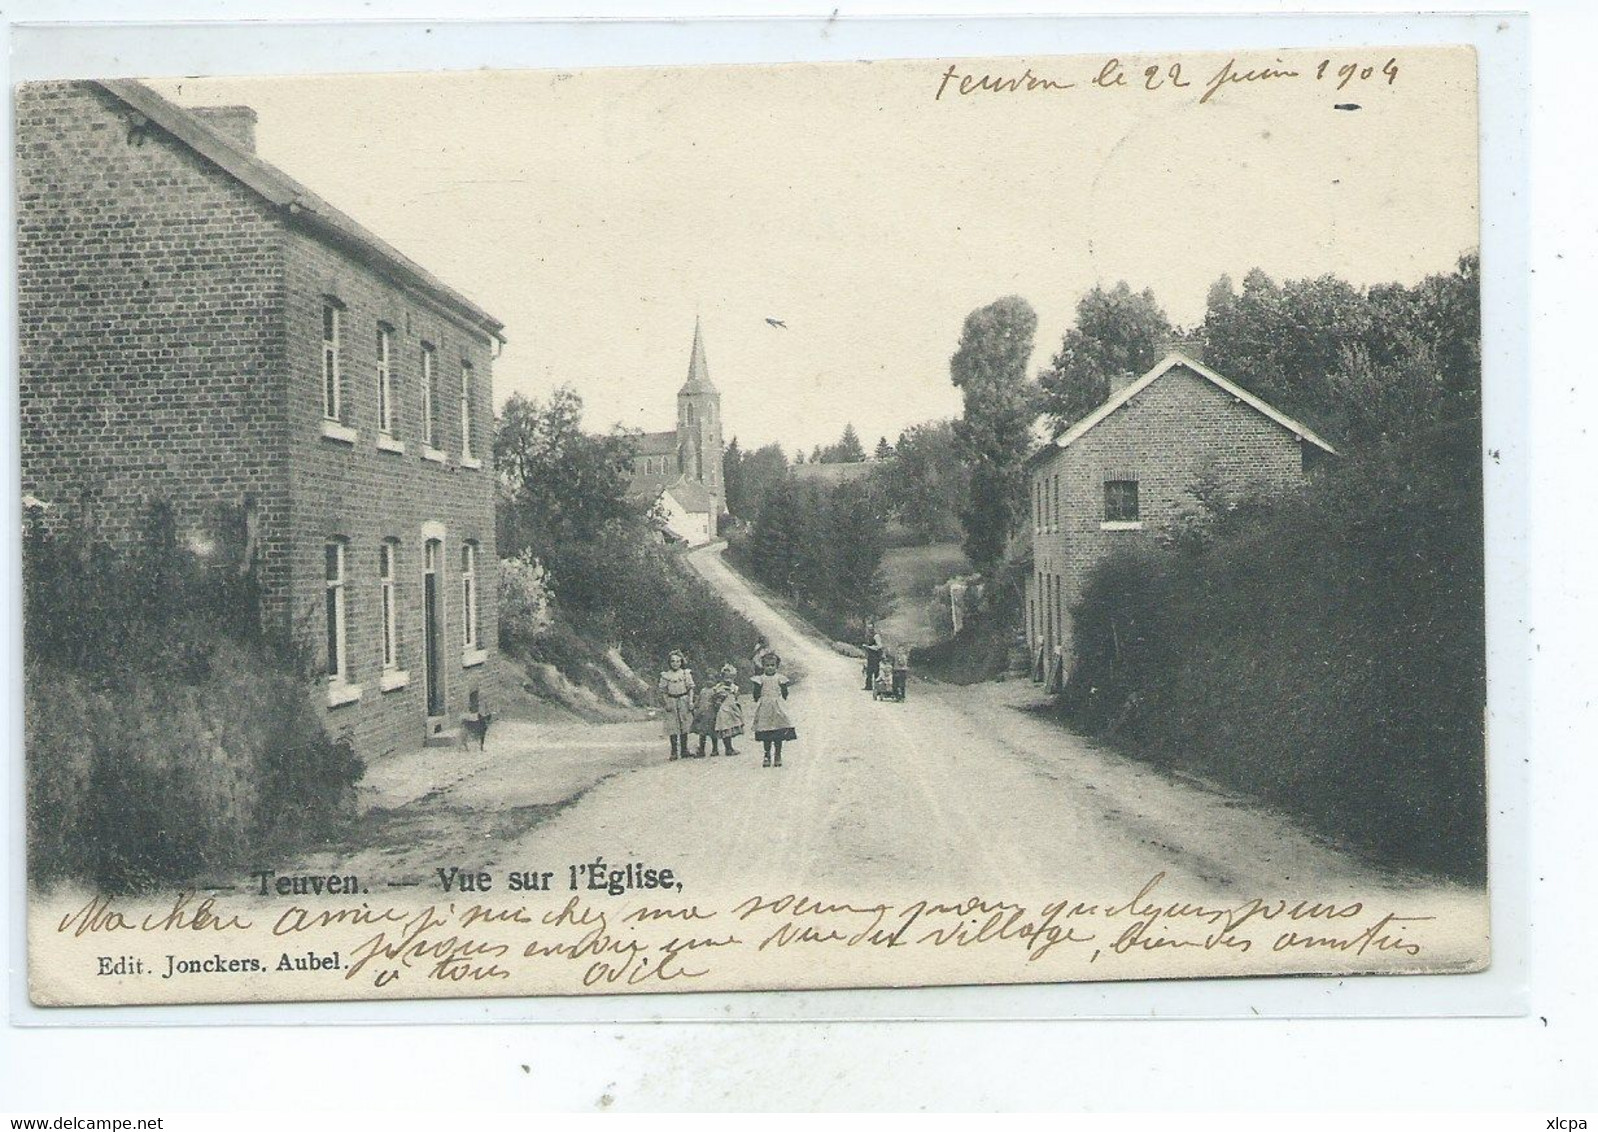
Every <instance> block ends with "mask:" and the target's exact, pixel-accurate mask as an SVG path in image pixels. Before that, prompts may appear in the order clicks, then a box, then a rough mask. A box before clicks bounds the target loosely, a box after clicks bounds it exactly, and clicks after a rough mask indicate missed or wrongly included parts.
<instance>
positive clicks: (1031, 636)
mask: <svg viewBox="0 0 1598 1132" xmlns="http://www.w3.org/2000/svg"><path fill="white" fill-rule="evenodd" d="M1326 455H1335V451H1334V450H1333V448H1332V446H1331V445H1330V444H1328V443H1326V441H1324V440H1322V439H1321V438H1320V437H1319V436H1316V435H1315V433H1314V432H1312V431H1311V430H1310V429H1308V428H1306V427H1305V426H1304V425H1302V424H1299V423H1298V422H1297V421H1295V420H1293V419H1292V418H1290V417H1288V416H1286V415H1285V414H1283V413H1281V412H1279V411H1277V410H1276V409H1274V408H1272V407H1271V406H1270V405H1268V404H1266V403H1265V402H1264V401H1261V400H1260V399H1259V398H1258V397H1255V396H1254V395H1253V394H1251V393H1249V392H1248V391H1247V390H1245V389H1243V388H1241V387H1240V386H1238V385H1235V384H1234V383H1232V382H1231V381H1228V380H1227V379H1226V378H1224V377H1222V376H1221V375H1220V374H1218V373H1216V372H1215V371H1213V370H1211V369H1208V368H1207V367H1205V366H1204V365H1203V364H1202V363H1201V362H1198V361H1195V360H1194V359H1193V358H1191V357H1189V356H1188V355H1186V354H1183V353H1179V352H1178V353H1171V354H1169V355H1167V356H1166V358H1165V359H1164V360H1163V361H1161V362H1160V363H1159V365H1157V366H1155V367H1154V368H1153V369H1151V370H1150V371H1149V372H1148V373H1146V374H1144V375H1143V376H1142V377H1140V378H1137V379H1135V380H1133V381H1131V382H1130V383H1128V384H1127V385H1125V386H1123V387H1122V388H1120V389H1118V390H1116V391H1115V392H1114V393H1112V394H1111V396H1110V398H1109V399H1108V400H1106V401H1105V402H1104V403H1103V404H1102V405H1100V406H1099V407H1098V408H1097V409H1095V410H1094V411H1093V412H1091V413H1089V414H1088V415H1087V416H1086V417H1084V418H1083V419H1082V420H1080V421H1078V422H1077V423H1076V424H1075V425H1073V426H1072V427H1071V428H1070V429H1068V430H1067V431H1066V432H1064V433H1063V434H1061V435H1060V436H1059V437H1057V438H1056V439H1054V440H1052V441H1050V442H1048V443H1046V444H1045V445H1044V446H1043V447H1042V448H1040V449H1039V450H1038V451H1037V452H1035V453H1034V454H1033V455H1032V457H1031V459H1030V460H1029V461H1028V464H1027V472H1028V477H1027V479H1028V486H1029V493H1030V494H1029V499H1028V508H1029V516H1030V520H1031V522H1030V524H1029V527H1030V533H1031V543H1032V548H1031V549H1032V555H1031V558H1032V562H1031V573H1030V575H1029V577H1028V578H1027V586H1026V619H1027V622H1026V623H1027V640H1028V644H1029V646H1030V653H1031V656H1032V658H1033V660H1032V663H1033V668H1034V675H1035V676H1036V677H1038V678H1042V679H1046V680H1047V681H1048V683H1049V686H1050V688H1051V690H1054V689H1057V688H1058V687H1059V686H1060V685H1061V683H1062V682H1063V680H1064V678H1065V673H1066V671H1067V670H1068V668H1069V664H1070V657H1071V607H1072V605H1073V604H1075V603H1076V601H1077V599H1078V598H1079V596H1080V594H1081V590H1082V586H1083V584H1084V582H1085V581H1086V579H1087V575H1088V572H1089V571H1090V570H1091V569H1092V568H1093V566H1094V564H1095V563H1097V562H1098V561H1099V560H1100V559H1102V558H1103V557H1104V556H1105V555H1107V554H1109V553H1110V552H1111V551H1113V550H1115V549H1116V548H1117V547H1121V546H1125V545H1126V544H1127V543H1128V542H1130V541H1132V540H1136V539H1147V538H1151V537H1155V536H1157V535H1159V534H1161V533H1163V532H1167V531H1169V530H1170V529H1171V527H1172V525H1173V524H1174V523H1175V522H1176V521H1178V520H1179V519H1181V518H1182V517H1183V516H1184V515H1188V514H1192V513H1193V511H1194V510H1195V507H1196V504H1197V497H1196V494H1195V493H1196V492H1197V491H1200V490H1209V491H1214V492H1217V493H1220V494H1222V495H1229V496H1233V497H1238V496H1243V495H1261V494H1270V493H1273V492H1280V491H1285V490H1288V489H1291V488H1293V487H1296V486H1298V485H1299V484H1301V483H1303V482H1304V479H1305V476H1306V474H1307V472H1308V470H1309V469H1310V468H1312V467H1313V466H1314V465H1315V463H1316V462H1317V461H1318V460H1319V459H1321V458H1323V457H1325V456H1326Z"/></svg>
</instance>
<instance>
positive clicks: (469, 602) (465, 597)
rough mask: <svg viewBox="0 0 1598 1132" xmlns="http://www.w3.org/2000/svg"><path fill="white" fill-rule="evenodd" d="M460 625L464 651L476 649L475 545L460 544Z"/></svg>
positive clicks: (473, 543) (469, 543) (470, 543)
mask: <svg viewBox="0 0 1598 1132" xmlns="http://www.w3.org/2000/svg"><path fill="white" fill-rule="evenodd" d="M461 625H462V636H463V640H464V644H465V650H466V651H467V652H471V651H473V650H475V649H476V648H477V544H476V543H475V542H468V543H463V544H461Z"/></svg>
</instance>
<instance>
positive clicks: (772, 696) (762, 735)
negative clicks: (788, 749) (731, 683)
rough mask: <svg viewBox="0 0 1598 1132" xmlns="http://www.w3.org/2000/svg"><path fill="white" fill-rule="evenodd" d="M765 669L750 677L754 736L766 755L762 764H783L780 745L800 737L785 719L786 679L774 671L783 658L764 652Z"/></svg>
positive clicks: (786, 713)
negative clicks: (752, 685)
mask: <svg viewBox="0 0 1598 1132" xmlns="http://www.w3.org/2000/svg"><path fill="white" fill-rule="evenodd" d="M761 663H762V664H763V666H764V669H765V670H764V671H763V672H761V673H759V674H758V675H756V676H754V677H753V678H752V682H753V683H754V686H755V738H756V739H759V740H760V745H761V747H762V748H763V749H764V750H765V753H766V757H765V759H763V760H762V761H761V763H760V765H761V766H781V765H782V745H783V743H784V742H785V741H791V740H794V739H797V738H799V733H798V732H797V731H795V730H794V729H793V720H791V719H789V718H788V708H787V705H786V701H787V699H788V678H787V677H786V676H783V675H782V674H781V673H779V672H778V671H777V669H778V668H779V667H780V666H781V665H782V657H780V656H778V655H777V654H776V653H774V652H770V651H767V652H766V653H765V654H764V655H763V656H762V657H761Z"/></svg>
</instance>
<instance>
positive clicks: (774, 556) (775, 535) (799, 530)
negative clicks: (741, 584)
mask: <svg viewBox="0 0 1598 1132" xmlns="http://www.w3.org/2000/svg"><path fill="white" fill-rule="evenodd" d="M799 495H800V492H799V486H798V484H797V483H796V482H795V481H794V479H793V477H791V476H784V477H783V478H782V479H781V480H779V481H777V483H776V484H774V485H773V486H772V489H771V491H770V492H769V493H768V494H767V496H766V501H765V503H764V505H762V506H761V508H760V513H759V516H758V517H757V518H756V519H755V525H754V531H753V532H752V534H751V535H750V539H749V566H750V569H751V571H752V572H753V573H754V575H755V577H757V578H759V579H760V580H761V581H762V582H765V583H766V585H768V586H770V587H771V588H772V589H774V590H776V591H777V592H779V593H784V594H792V593H793V592H794V579H795V576H796V575H797V573H798V569H799V558H800V554H801V550H802V547H803V545H804V542H805V538H806V534H807V532H806V531H805V529H804V526H803V522H804V516H803V515H802V514H801V513H800V508H799Z"/></svg>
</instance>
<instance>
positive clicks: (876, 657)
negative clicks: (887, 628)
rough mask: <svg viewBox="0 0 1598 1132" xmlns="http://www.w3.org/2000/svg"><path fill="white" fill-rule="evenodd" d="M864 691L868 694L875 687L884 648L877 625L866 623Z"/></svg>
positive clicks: (871, 622)
mask: <svg viewBox="0 0 1598 1132" xmlns="http://www.w3.org/2000/svg"><path fill="white" fill-rule="evenodd" d="M864 648H865V650H866V691H868V692H870V691H872V690H873V689H875V688H876V686H877V673H878V672H880V671H881V670H882V654H883V651H884V646H883V644H882V636H881V634H879V633H878V632H877V623H876V622H875V621H872V620H869V619H868V620H867V621H866V643H865V645H864Z"/></svg>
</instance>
